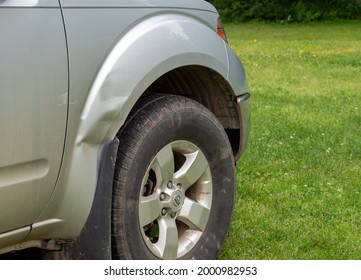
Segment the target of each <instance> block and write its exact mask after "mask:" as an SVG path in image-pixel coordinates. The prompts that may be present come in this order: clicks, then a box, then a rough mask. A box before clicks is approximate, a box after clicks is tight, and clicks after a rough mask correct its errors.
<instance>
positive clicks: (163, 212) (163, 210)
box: [162, 208, 167, 216]
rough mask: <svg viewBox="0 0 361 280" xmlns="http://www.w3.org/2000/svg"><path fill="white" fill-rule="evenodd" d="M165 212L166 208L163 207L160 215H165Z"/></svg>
mask: <svg viewBox="0 0 361 280" xmlns="http://www.w3.org/2000/svg"><path fill="white" fill-rule="evenodd" d="M166 214H167V209H165V208H163V209H162V215H163V216H165V215H166Z"/></svg>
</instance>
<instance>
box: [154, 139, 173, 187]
mask: <svg viewBox="0 0 361 280" xmlns="http://www.w3.org/2000/svg"><path fill="white" fill-rule="evenodd" d="M153 168H154V171H155V172H156V174H157V179H158V180H159V179H161V181H163V182H166V181H169V180H170V179H171V178H172V176H173V173H174V155H173V150H172V146H171V145H167V146H165V147H164V148H163V149H161V150H160V151H159V152H158V154H157V155H156V157H155V161H154V163H153Z"/></svg>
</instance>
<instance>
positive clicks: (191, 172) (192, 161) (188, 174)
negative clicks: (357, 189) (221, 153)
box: [173, 150, 208, 190]
mask: <svg viewBox="0 0 361 280" xmlns="http://www.w3.org/2000/svg"><path fill="white" fill-rule="evenodd" d="M185 156H186V161H185V162H184V164H183V165H182V167H181V168H180V169H179V170H178V171H177V172H176V173H174V176H173V177H174V179H175V180H176V181H177V182H178V183H180V184H181V185H182V186H183V188H184V189H185V190H186V189H188V188H189V187H190V186H192V185H193V184H194V183H195V182H196V181H197V180H198V179H199V178H200V177H201V176H202V174H203V173H204V171H205V170H206V168H207V167H208V161H207V159H206V157H205V156H204V154H203V153H202V152H201V151H200V150H198V151H196V152H194V153H190V154H187V155H185Z"/></svg>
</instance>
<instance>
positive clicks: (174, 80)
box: [145, 66, 240, 156]
mask: <svg viewBox="0 0 361 280" xmlns="http://www.w3.org/2000/svg"><path fill="white" fill-rule="evenodd" d="M151 93H169V94H176V95H182V96H186V97H188V98H191V99H193V100H195V101H197V102H199V103H201V104H203V105H204V106H205V107H207V108H208V109H209V110H210V111H211V112H213V114H214V115H215V116H216V117H217V119H218V120H219V121H220V122H221V124H222V125H223V127H224V129H225V131H226V133H227V135H228V138H229V140H230V143H231V146H232V149H233V154H234V155H235V156H236V155H237V154H238V150H239V143H240V133H239V129H240V126H239V117H238V112H237V108H236V106H235V101H234V95H233V92H232V89H231V88H230V87H229V85H228V83H227V82H226V81H225V80H224V78H223V77H221V76H220V75H219V74H218V73H216V72H214V71H212V70H211V69H208V68H205V67H201V66H185V67H180V68H177V69H174V70H172V71H170V72H168V73H166V74H164V75H163V76H161V77H160V78H158V79H157V80H156V81H155V82H154V83H153V84H152V85H151V86H150V87H149V88H148V89H147V90H146V92H145V94H151Z"/></svg>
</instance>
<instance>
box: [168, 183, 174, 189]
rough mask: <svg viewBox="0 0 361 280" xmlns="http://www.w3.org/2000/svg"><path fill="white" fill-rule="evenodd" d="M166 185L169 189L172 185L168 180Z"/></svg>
mask: <svg viewBox="0 0 361 280" xmlns="http://www.w3.org/2000/svg"><path fill="white" fill-rule="evenodd" d="M167 187H168V188H169V189H171V188H172V187H173V183H172V181H169V182H168V184H167Z"/></svg>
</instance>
